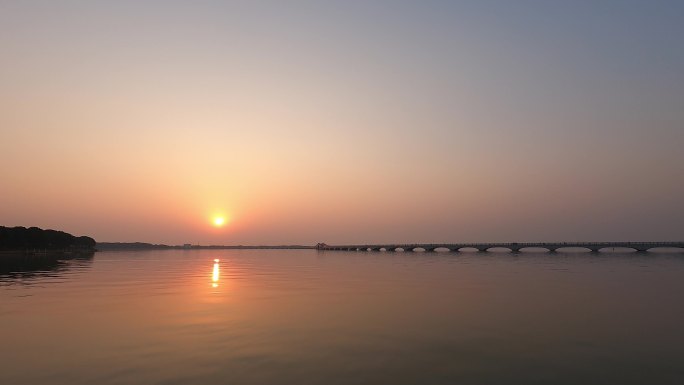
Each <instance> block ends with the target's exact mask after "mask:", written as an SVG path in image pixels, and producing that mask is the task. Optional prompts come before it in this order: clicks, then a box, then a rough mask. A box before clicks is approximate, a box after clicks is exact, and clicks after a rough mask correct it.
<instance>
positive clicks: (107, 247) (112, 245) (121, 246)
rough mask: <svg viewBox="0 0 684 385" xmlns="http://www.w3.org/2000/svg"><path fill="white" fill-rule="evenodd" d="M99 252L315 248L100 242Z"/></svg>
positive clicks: (302, 248) (304, 247) (307, 248)
mask: <svg viewBox="0 0 684 385" xmlns="http://www.w3.org/2000/svg"><path fill="white" fill-rule="evenodd" d="M95 247H96V248H97V250H98V251H119V250H121V251H127V250H254V249H276V250H309V249H315V248H316V247H315V246H305V245H258V246H246V245H189V244H186V245H164V244H153V243H143V242H98V243H97V244H96V246H95Z"/></svg>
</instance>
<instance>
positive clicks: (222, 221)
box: [214, 217, 226, 227]
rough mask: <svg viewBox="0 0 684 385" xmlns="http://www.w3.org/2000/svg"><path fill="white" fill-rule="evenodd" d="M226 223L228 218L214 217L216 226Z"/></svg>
mask: <svg viewBox="0 0 684 385" xmlns="http://www.w3.org/2000/svg"><path fill="white" fill-rule="evenodd" d="M225 223H226V218H224V217H216V218H214V226H216V227H221V226H223V225H224V224H225Z"/></svg>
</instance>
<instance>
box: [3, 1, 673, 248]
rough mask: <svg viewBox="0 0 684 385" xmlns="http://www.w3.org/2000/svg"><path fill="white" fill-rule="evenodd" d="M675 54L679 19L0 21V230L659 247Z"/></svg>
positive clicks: (537, 6)
mask: <svg viewBox="0 0 684 385" xmlns="http://www.w3.org/2000/svg"><path fill="white" fill-rule="evenodd" d="M683 42H684V2H681V1H645V0H644V1H629V0H621V1H480V0H478V1H460V2H456V1H453V2H450V1H414V2H406V1H372V2H371V1H337V2H332V1H311V2H308V1H306V2H305V1H272V2H266V1H258V2H257V1H244V2H243V1H240V2H221V1H192V2H191V1H158V2H156V1H111V2H102V1H0V59H1V60H0V225H5V226H39V227H43V228H55V229H61V230H65V231H68V232H71V233H74V234H78V235H82V234H86V235H91V236H93V237H94V238H96V239H97V240H98V241H145V242H155V243H157V242H162V243H170V244H180V243H185V242H192V243H202V244H279V243H288V244H294V243H305V244H313V243H315V242H319V241H325V242H327V243H346V242H354V243H356V242H386V241H393V242H432V241H435V242H439V241H452V242H457V241H545V240H549V241H551V240H559V241H562V240H567V241H572V240H681V239H684V200H683V199H682V197H683V196H684V43H683ZM219 214H221V215H225V216H227V217H228V219H229V223H228V224H227V225H226V226H224V227H222V228H220V229H217V228H214V227H212V225H211V223H210V221H211V218H212V217H213V216H214V215H219Z"/></svg>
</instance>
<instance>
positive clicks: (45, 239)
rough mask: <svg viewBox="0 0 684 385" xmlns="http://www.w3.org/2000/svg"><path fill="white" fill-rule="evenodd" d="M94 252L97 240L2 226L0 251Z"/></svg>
mask: <svg viewBox="0 0 684 385" xmlns="http://www.w3.org/2000/svg"><path fill="white" fill-rule="evenodd" d="M36 249H40V250H94V249H95V240H94V239H93V238H90V237H85V236H83V237H76V236H73V235H71V234H69V233H65V232H64V231H57V230H43V229H39V228H37V227H29V228H26V227H4V226H0V250H36Z"/></svg>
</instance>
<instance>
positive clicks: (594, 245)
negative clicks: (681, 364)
mask: <svg viewBox="0 0 684 385" xmlns="http://www.w3.org/2000/svg"><path fill="white" fill-rule="evenodd" d="M315 248H316V249H318V250H345V251H398V250H403V251H407V252H410V251H418V250H423V251H435V250H437V249H447V250H450V251H454V252H456V251H461V250H462V249H477V250H478V251H483V252H484V251H489V250H491V249H495V248H505V249H509V250H510V251H512V252H516V253H517V252H520V251H524V249H531V248H537V249H538V248H542V249H546V250H548V251H551V252H555V251H557V250H558V249H565V248H583V249H588V250H590V251H593V252H599V251H601V250H602V249H612V248H629V249H633V250H636V251H641V252H645V251H648V250H651V249H657V248H676V249H679V250H677V251H678V252H684V242H526V243H516V242H510V243H409V244H375V245H363V244H362V245H327V244H325V243H319V244H317V245H316V247H315Z"/></svg>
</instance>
